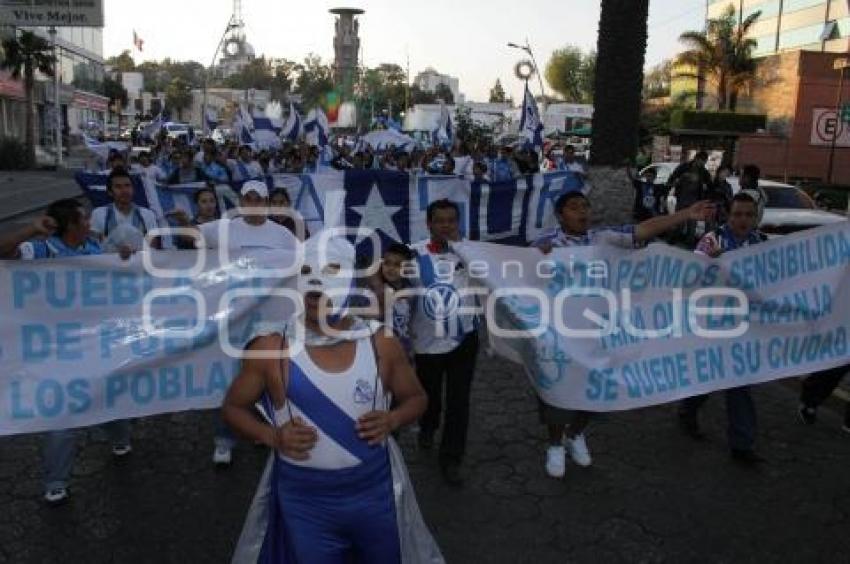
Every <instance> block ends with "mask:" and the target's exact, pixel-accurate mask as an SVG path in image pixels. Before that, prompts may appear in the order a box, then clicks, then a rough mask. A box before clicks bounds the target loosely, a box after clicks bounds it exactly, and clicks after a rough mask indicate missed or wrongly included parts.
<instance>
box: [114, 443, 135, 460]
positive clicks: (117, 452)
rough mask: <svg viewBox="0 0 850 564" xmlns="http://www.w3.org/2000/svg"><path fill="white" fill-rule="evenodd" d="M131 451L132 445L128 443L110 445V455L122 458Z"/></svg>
mask: <svg viewBox="0 0 850 564" xmlns="http://www.w3.org/2000/svg"><path fill="white" fill-rule="evenodd" d="M131 452H133V447H132V446H130V444H126V445H112V456H114V457H115V458H122V457H124V456H127V455H128V454H130V453H131Z"/></svg>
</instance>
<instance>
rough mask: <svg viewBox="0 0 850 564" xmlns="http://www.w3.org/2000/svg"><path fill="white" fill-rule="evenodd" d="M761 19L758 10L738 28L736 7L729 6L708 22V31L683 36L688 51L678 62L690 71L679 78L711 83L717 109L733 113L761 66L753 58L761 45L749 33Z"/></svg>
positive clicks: (681, 72) (688, 33)
mask: <svg viewBox="0 0 850 564" xmlns="http://www.w3.org/2000/svg"><path fill="white" fill-rule="evenodd" d="M760 16H761V12H760V11H756V12H754V13H752V14H750V15H749V16H748V17H747V18H745V19H744V20H743V21H742V22H741V23H740V25H739V24H738V16H737V15H736V12H735V8H734V7H733V6H729V7H728V8H727V9H726V10H725V11H724V12H723V14H722V15H721V16H720V17H719V18H716V19H712V20H708V24H707V26H706V30H705V31H686V32H685V33H683V34H681V35H680V36H679V41H681V42H682V43H684V44H685V45H686V46H687V47H688V50H687V51H685V52H683V53H681V54H680V55H679V57H678V60H677V61H678V63H679V64H680V65H683V66H685V67H689V70H688V69H682V70H680V71H678V72H677V73H676V74H677V76H680V77H683V78H694V79H707V80H709V81H710V82H712V83H713V85H714V86H715V87H716V89H717V106H718V108H719V109H720V110H726V109H729V110H731V111H733V112H734V111H735V109H736V108H737V104H738V95H739V93H740V92H741V90H742V89H744V88H746V86H747V85H748V84H749V83H750V82H751V81H752V80H753V78H754V77H755V74H756V69H757V67H758V61H757V60H756V59H755V58H753V51H755V49H756V47H757V46H758V42H757V41H756V40H755V39H753V38H751V37H749V35H748V34H749V31H750V29H751V28H752V27H753V25H755V23H756V21H757V20H758V19H759V17H760Z"/></svg>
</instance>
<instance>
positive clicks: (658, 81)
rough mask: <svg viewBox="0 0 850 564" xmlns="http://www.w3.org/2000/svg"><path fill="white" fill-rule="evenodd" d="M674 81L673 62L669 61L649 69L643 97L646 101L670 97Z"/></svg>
mask: <svg viewBox="0 0 850 564" xmlns="http://www.w3.org/2000/svg"><path fill="white" fill-rule="evenodd" d="M672 81H673V61H671V60H670V59H667V60H664V61H662V62H660V63H658V64H657V65H655V66H654V67H652V68H651V69H649V71H647V73H646V74H645V75H644V77H643V97H644V98H645V99H652V98H665V97H667V96H670V86H671V83H672Z"/></svg>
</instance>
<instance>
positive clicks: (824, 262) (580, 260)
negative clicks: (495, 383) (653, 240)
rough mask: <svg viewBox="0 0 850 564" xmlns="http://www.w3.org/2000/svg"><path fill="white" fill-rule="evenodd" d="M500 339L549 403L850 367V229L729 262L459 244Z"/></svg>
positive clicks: (629, 398) (658, 248) (824, 231)
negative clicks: (484, 290) (485, 293)
mask: <svg viewBox="0 0 850 564" xmlns="http://www.w3.org/2000/svg"><path fill="white" fill-rule="evenodd" d="M456 249H457V251H458V253H459V254H460V255H461V256H462V257H463V259H464V260H465V261H466V263H467V266H468V271H469V275H470V276H471V277H473V278H474V279H476V280H478V282H479V283H480V284H483V285H485V286H486V287H487V289H488V290H489V297H488V300H487V311H488V315H487V321H488V334H489V336H490V340H491V343H492V345H493V347H494V349H495V351H496V352H497V354H500V355H502V356H504V357H506V358H508V359H511V360H514V361H516V362H518V363H521V364H522V365H524V366H525V369H526V372H527V374H528V376H529V378H530V381H531V383H532V384H533V386H534V388H535V389H536V391H537V392H538V394H539V395H540V397H541V398H542V399H543V400H544V401H545V402H546V403H548V404H551V405H554V406H557V407H562V408H568V409H580V410H586V411H616V410H626V409H633V408H639V407H645V406H650V405H656V404H661V403H667V402H672V401H676V400H679V399H682V398H685V397H689V396H695V395H699V394H706V393H709V392H713V391H716V390H723V389H727V388H733V387H737V386H747V385H751V384H758V383H761V382H767V381H770V380H776V379H779V378H786V377H790V376H797V375H805V374H808V373H811V372H814V371H818V370H823V369H826V368H830V367H835V366H842V365H845V364H850V348H848V330H850V271H848V266H850V224H849V223H847V222H844V223H838V224H834V225H832V226H827V227H820V228H817V229H812V230H808V231H805V232H801V233H797V234H794V235H789V236H786V237H781V238H777V239H773V240H770V241H768V242H765V243H763V244H760V245H755V246H750V247H745V248H742V249H739V250H736V251H733V252H728V253H726V254H724V255H722V256H721V257H719V258H709V257H706V256H701V255H696V254H694V253H689V252H686V251H683V250H681V249H677V248H674V247H670V246H666V245H661V244H653V245H650V246H648V247H647V248H644V249H641V250H634V251H633V250H624V249H618V248H613V247H573V248H561V249H555V250H553V251H552V252H551V253H550V254H548V255H544V254H542V253H541V252H540V251H539V250H537V249H534V248H522V249H519V248H510V247H504V246H501V245H495V244H492V243H480V242H467V243H463V244H460V245H458V246H457V247H456Z"/></svg>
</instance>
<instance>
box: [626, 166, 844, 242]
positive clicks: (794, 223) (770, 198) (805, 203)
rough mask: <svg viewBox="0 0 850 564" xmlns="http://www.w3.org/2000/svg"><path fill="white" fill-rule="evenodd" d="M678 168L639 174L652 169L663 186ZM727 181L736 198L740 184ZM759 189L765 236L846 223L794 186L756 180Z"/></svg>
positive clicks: (672, 200)
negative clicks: (763, 199)
mask: <svg viewBox="0 0 850 564" xmlns="http://www.w3.org/2000/svg"><path fill="white" fill-rule="evenodd" d="M677 166H679V163H670V162H662V163H654V164H651V165H649V166H648V167H646V168H644V169H643V170H641V171H640V173H641V175H643V174H644V172H646V170H647V169H649V168H654V169H655V171H656V174H657V176H656V180H655V183H656V184H666V183H667V180H668V179H669V178H670V175H672V174H673V171H674V170H676V167H677ZM726 180H727V182H729V185H730V186H731V187H732V193H733V194H737V193H738V192H739V191H740V190H741V184H740V180H739V179H738V177H737V176H730V177H729V178H727V179H726ZM759 188H761V189H762V190H764V192H765V194H767V204H766V205H765V208H764V214H763V215H762V219H761V223H760V224H759V229H761V230H762V231H764V232H765V233H767V234H768V235H771V236H775V235H787V234H788V233H794V232H796V231H803V230H804V229H810V228H812V227H820V226H821V225H829V224H831V223H838V222H839V221H846V220H847V217H846V216H844V215H841V214H837V213H833V212H828V211H824V210H821V209H818V208H817V206H816V205H815V202H814V200H813V199H812V198H811V197H810V196H809V195H808V194H806V193H805V192H804V191H802V190H800V189H799V188H797V187H796V186H791V185H790V184H783V183H781V182H773V181H772V180H759ZM667 209H668V210H675V209H676V190H675V188H674V189H672V190H670V194H669V195H668V196H667Z"/></svg>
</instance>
